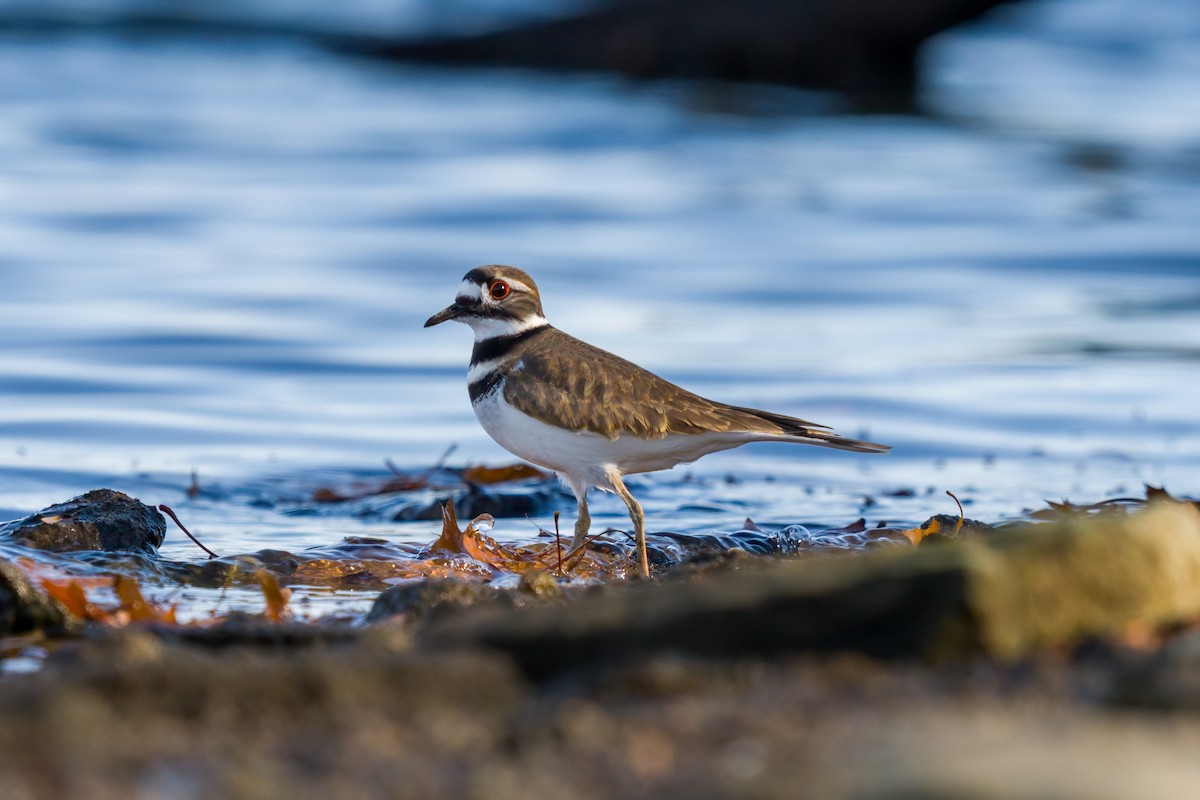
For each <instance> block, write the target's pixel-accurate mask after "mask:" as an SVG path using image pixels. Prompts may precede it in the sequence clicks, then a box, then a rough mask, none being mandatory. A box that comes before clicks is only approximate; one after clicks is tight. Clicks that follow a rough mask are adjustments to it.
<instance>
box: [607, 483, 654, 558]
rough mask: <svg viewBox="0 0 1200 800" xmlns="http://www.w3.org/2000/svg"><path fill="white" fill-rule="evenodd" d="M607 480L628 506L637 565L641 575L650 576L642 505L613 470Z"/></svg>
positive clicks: (644, 516)
mask: <svg viewBox="0 0 1200 800" xmlns="http://www.w3.org/2000/svg"><path fill="white" fill-rule="evenodd" d="M609 480H611V481H612V486H613V491H615V492H616V493H617V496H618V497H620V498H621V499H622V500H624V501H625V505H626V506H627V507H628V508H629V519H630V520H632V521H633V539H634V542H635V543H636V544H637V553H638V566H639V568H640V569H641V572H642V577H643V578H649V577H650V560H649V558H647V557H646V515H645V514H644V513H642V506H641V504H640V503H638V501H637V500H634V499H633V495H631V494H630V493H629V490H628V489H626V488H625V482H624V481H622V480H621V476H620V474H619V473H617V472H616V471H615V470H614V471H613V472H612V473H610V475H609Z"/></svg>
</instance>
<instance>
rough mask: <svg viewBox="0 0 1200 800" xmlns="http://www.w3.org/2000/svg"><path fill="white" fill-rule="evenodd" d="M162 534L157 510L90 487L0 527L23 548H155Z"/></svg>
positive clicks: (0, 531) (164, 531)
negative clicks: (83, 491)
mask: <svg viewBox="0 0 1200 800" xmlns="http://www.w3.org/2000/svg"><path fill="white" fill-rule="evenodd" d="M166 535H167V523H166V520H164V519H163V516H162V514H160V513H158V511H157V510H156V509H153V508H151V507H150V506H148V505H146V504H145V503H142V502H140V501H139V500H136V499H134V498H132V497H130V496H129V495H127V494H123V493H121V492H115V491H113V490H111V489H94V490H93V491H90V492H88V493H87V494H83V495H80V496H79V497H76V498H74V499H73V500H68V501H67V502H65V503H59V504H57V505H53V506H50V507H49V508H46V509H43V510H41V511H39V512H38V513H36V514H34V515H32V516H30V517H26V518H25V519H23V520H18V521H16V522H10V523H9V524H7V525H5V526H4V527H3V528H0V536H4V537H7V538H8V540H9V541H12V542H14V543H16V544H20V545H24V546H25V547H34V548H37V549H39V550H53V551H57V552H66V551H71V550H136V551H141V552H144V553H155V552H157V550H158V548H159V546H160V545H162V543H163V539H164V538H165V537H166Z"/></svg>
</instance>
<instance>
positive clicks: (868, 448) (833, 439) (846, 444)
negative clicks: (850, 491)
mask: <svg viewBox="0 0 1200 800" xmlns="http://www.w3.org/2000/svg"><path fill="white" fill-rule="evenodd" d="M795 436H796V441H798V442H799V441H802V442H804V443H805V444H815V445H817V446H818V447H832V448H834V449H835V450H849V451H851V452H853V453H887V452H889V451H890V450H891V449H892V448H891V446H890V445H886V444H877V443H876V442H864V441H862V440H861V439H847V438H846V437H845V436H838V435H837V434H834V433H828V432H826V431H809V432H808V433H807V434H795Z"/></svg>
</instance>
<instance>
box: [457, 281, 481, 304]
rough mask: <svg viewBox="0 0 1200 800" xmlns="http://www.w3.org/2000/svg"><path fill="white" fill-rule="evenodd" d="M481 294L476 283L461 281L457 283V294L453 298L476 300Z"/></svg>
mask: <svg viewBox="0 0 1200 800" xmlns="http://www.w3.org/2000/svg"><path fill="white" fill-rule="evenodd" d="M481 296H482V290H481V289H480V288H479V284H478V283H471V282H470V281H463V282H462V283H460V284H459V285H458V294H457V295H456V296H455V298H456V299H457V298H459V297H461V298H463V299H465V300H478V299H479V298H480V297H481Z"/></svg>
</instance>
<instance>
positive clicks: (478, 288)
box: [425, 264, 547, 340]
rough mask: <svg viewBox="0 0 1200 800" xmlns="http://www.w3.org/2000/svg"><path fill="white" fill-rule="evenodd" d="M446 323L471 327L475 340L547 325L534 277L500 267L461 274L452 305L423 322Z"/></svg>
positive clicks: (511, 268) (430, 324)
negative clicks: (457, 323)
mask: <svg viewBox="0 0 1200 800" xmlns="http://www.w3.org/2000/svg"><path fill="white" fill-rule="evenodd" d="M449 320H454V321H455V322H461V323H463V324H465V325H469V326H471V329H472V330H474V331H475V338H476V339H477V340H478V339H490V338H492V337H494V336H510V335H513V334H517V333H522V332H523V331H527V330H530V329H532V328H539V327H542V326H544V325H546V324H547V322H546V317H545V316H544V315H543V314H542V298H541V295H539V294H538V289H537V284H535V283H534V282H533V278H531V277H529V275H528V274H527V273H525V272H523V271H521V270H519V269H517V268H516V267H507V266H504V265H502V264H489V265H488V266H486V267H476V268H475V269H473V270H471V271H470V272H468V273H467V274H466V275H464V276H463V279H462V283H461V284H459V287H458V294H457V295H456V296H455V298H454V302H453V303H451V304H450V305H449V306H447V307H446V308H443V309H442V310H441V311H439V312H438V313H436V314H434V315H433V316H432V317H430V318H429V319H427V320H425V327H426V328H430V327H432V326H434V325H440V324H441V323H443V322H447V321H449Z"/></svg>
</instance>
